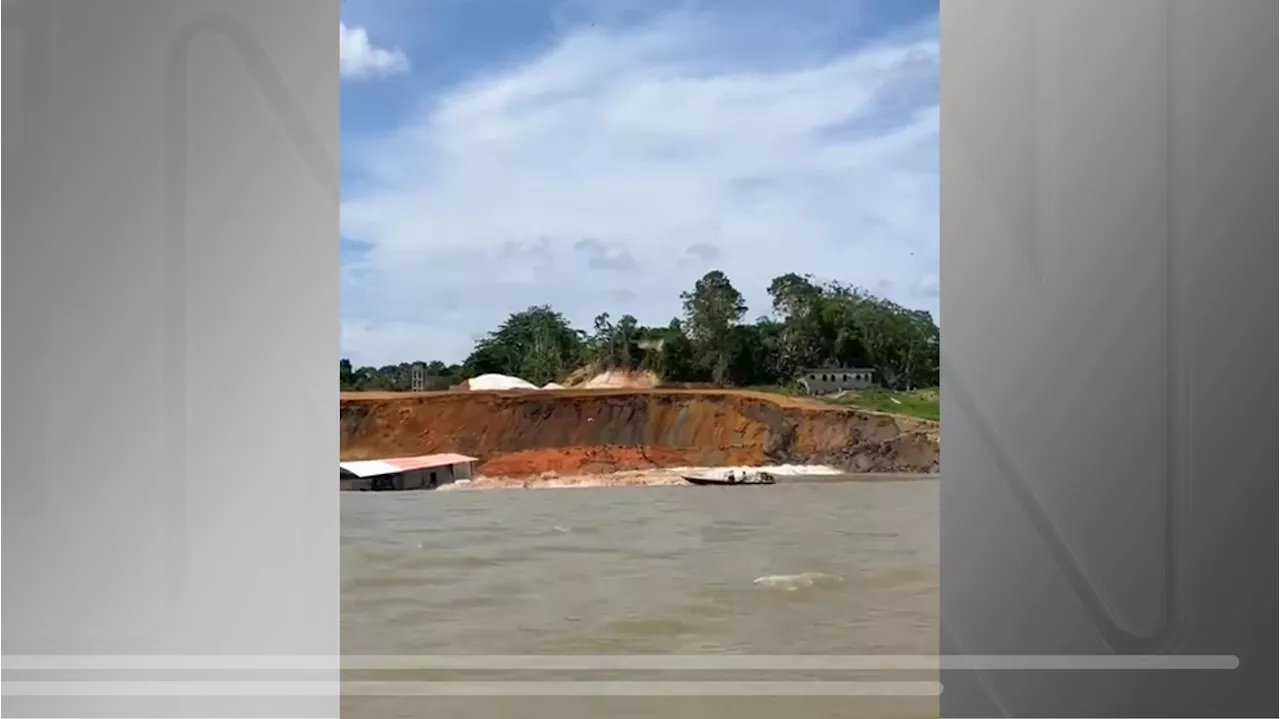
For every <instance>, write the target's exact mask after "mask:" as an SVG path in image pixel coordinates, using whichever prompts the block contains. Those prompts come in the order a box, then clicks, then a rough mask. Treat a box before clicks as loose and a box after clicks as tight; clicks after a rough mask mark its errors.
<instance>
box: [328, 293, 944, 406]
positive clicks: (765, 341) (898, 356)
mask: <svg viewBox="0 0 1280 719" xmlns="http://www.w3.org/2000/svg"><path fill="white" fill-rule="evenodd" d="M768 292H769V296H770V299H771V309H772V312H771V313H770V315H769V316H765V317H759V318H757V319H756V320H755V321H754V322H750V323H743V322H742V318H743V316H744V315H745V314H746V311H747V307H746V303H745V301H744V300H743V297H742V295H741V293H739V292H738V291H737V290H736V289H735V288H734V287H733V284H732V283H731V282H730V281H729V278H728V277H727V276H725V274H724V273H723V272H720V271H714V272H709V273H707V274H706V275H704V276H703V277H702V278H701V279H699V280H698V281H697V282H696V283H695V285H694V287H693V288H692V290H690V291H688V292H683V293H681V295H680V297H681V300H682V301H683V304H684V317H683V319H681V318H675V319H672V320H671V321H670V322H669V323H667V324H666V325H660V326H644V325H641V324H640V322H639V320H638V319H637V318H635V317H633V316H631V315H623V316H622V317H620V318H619V319H618V320H617V322H616V323H615V322H613V321H612V320H611V317H610V315H609V313H607V312H602V313H600V314H599V315H597V316H596V318H595V321H594V323H593V326H592V331H591V332H590V333H587V332H584V331H580V330H578V329H575V328H574V327H572V326H571V325H570V323H569V322H568V320H567V319H565V317H564V316H563V315H561V314H560V313H559V312H556V311H555V310H554V309H552V308H551V307H548V306H545V305H542V306H535V307H530V308H528V309H526V310H523V311H521V312H516V313H514V314H512V315H510V316H509V317H508V318H507V319H506V320H505V321H504V322H503V323H502V324H501V325H499V326H498V327H497V328H496V329H495V330H493V331H492V332H490V333H488V334H487V335H485V336H483V337H481V338H480V339H479V340H478V341H477V342H476V344H475V347H474V349H473V351H472V352H471V354H470V355H469V356H468V357H467V358H466V360H465V361H464V362H463V363H461V364H445V363H444V362H441V361H438V360H436V361H431V362H424V363H422V364H424V365H425V366H426V372H427V374H428V375H429V380H428V382H429V386H430V387H432V388H435V389H444V388H447V387H450V386H453V385H456V384H458V383H459V382H461V381H462V379H463V378H465V377H474V376H476V375H478V374H484V373H487V372H498V373H502V374H509V375H516V376H519V377H523V378H524V379H527V380H529V381H531V382H534V383H536V384H539V385H541V384H545V383H547V382H550V381H553V380H556V379H561V378H563V377H565V376H567V375H568V374H570V373H571V372H573V371H575V370H577V369H579V368H581V367H582V366H583V365H585V364H588V363H593V364H596V365H597V366H599V367H601V368H602V369H613V368H619V367H622V368H627V369H634V368H637V367H642V368H644V369H646V370H649V371H651V372H654V373H655V374H657V375H658V376H660V377H662V378H663V379H664V380H668V381H675V382H698V383H700V382H708V381H712V382H716V383H720V384H732V385H739V386H743V385H777V384H789V383H790V382H792V381H794V380H795V379H796V376H797V374H798V373H799V371H800V370H801V369H804V368H806V367H813V368H819V367H869V368H872V369H874V370H876V374H877V378H878V381H879V382H880V383H881V384H884V385H886V386H888V387H891V388H894V389H913V388H919V387H931V386H936V385H937V384H938V373H939V369H938V368H939V351H940V347H941V343H940V333H939V330H938V325H937V324H936V323H935V322H934V320H933V317H932V316H931V315H930V314H929V313H928V312H925V311H922V310H913V309H909V308H906V307H903V306H901V305H898V304H896V303H894V302H891V301H889V300H887V299H884V298H881V297H877V296H876V295H874V294H872V293H870V292H867V291H865V290H862V289H859V288H857V287H852V286H848V285H844V284H841V283H839V282H819V281H818V280H816V279H814V278H813V277H811V276H808V275H798V274H795V273H787V274H783V275H779V276H778V277H775V278H774V279H773V281H772V282H770V283H769V286H768ZM412 366H413V365H412V363H401V364H397V365H386V366H384V367H378V368H374V367H359V368H356V367H353V366H352V363H351V362H350V361H349V360H347V359H342V360H340V362H339V367H338V374H339V384H340V386H341V388H342V389H343V390H357V391H358V390H405V389H408V388H409V386H410V384H411V380H412V371H411V368H412Z"/></svg>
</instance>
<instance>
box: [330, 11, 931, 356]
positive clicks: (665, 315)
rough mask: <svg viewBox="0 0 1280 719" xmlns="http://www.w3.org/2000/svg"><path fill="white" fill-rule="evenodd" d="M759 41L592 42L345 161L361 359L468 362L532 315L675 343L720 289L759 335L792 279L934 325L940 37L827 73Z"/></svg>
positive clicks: (352, 333)
mask: <svg viewBox="0 0 1280 719" xmlns="http://www.w3.org/2000/svg"><path fill="white" fill-rule="evenodd" d="M761 43H762V44H757V45H756V46H755V47H750V46H747V47H740V48H737V49H734V48H726V47H725V46H724V43H723V42H722V41H721V40H720V36H719V35H718V34H717V28H716V27H715V26H714V24H713V23H703V22H698V21H694V20H692V19H690V18H688V17H687V16H686V17H677V18H675V19H673V20H669V21H667V22H665V23H663V24H662V25H660V26H650V27H647V28H643V29H638V30H636V29H633V30H632V31H631V32H627V33H612V34H610V33H606V32H603V31H600V30H596V29H594V28H588V29H585V30H582V31H580V32H577V33H574V34H571V35H569V36H567V37H566V38H565V39H564V40H563V42H561V43H560V44H558V45H557V46H555V47H554V48H552V49H550V50H549V51H547V52H546V53H545V54H543V55H542V56H541V57H537V58H534V59H532V60H530V61H528V62H527V63H525V64H523V65H519V66H515V67H510V68H506V69H505V70H504V71H502V72H500V73H497V74H492V75H489V76H484V77H478V78H474V79H473V80H472V81H471V82H468V83H465V84H463V85H461V86H459V87H455V88H452V89H449V90H447V91H445V92H444V93H442V94H438V95H436V96H435V97H433V98H432V101H431V102H430V103H428V104H427V105H426V106H425V107H423V108H422V110H421V111H420V112H419V113H417V114H416V115H415V116H414V117H413V118H412V119H411V120H410V121H408V122H406V123H405V124H404V125H403V126H401V127H400V128H399V129H398V130H397V131H396V132H395V133H393V134H392V135H390V136H388V137H384V138H381V139H380V140H378V141H377V142H374V143H371V144H368V145H364V146H355V147H352V146H347V147H344V155H345V159H346V162H347V163H348V165H347V166H348V169H350V170H353V171H354V172H355V173H357V175H358V176H359V177H360V182H359V186H358V187H353V188H350V189H351V190H352V192H349V193H348V196H347V197H345V198H344V202H343V207H342V225H343V233H344V236H346V237H348V238H352V239H355V240H357V241H359V242H362V243H365V244H366V245H367V251H366V252H363V253H361V256H360V258H359V259H358V260H354V261H352V260H349V261H348V268H347V270H348V271H347V275H346V279H345V280H344V287H343V290H344V301H345V302H346V304H347V310H346V312H345V316H344V328H345V329H344V340H343V350H344V353H346V356H350V357H351V358H352V359H353V361H357V362H367V363H382V362H392V361H405V360H409V359H417V358H421V359H433V358H440V359H445V360H458V359H461V358H462V357H463V356H465V354H466V353H467V351H468V350H469V349H470V344H471V340H472V337H473V336H474V335H475V334H477V333H479V332H483V331H486V330H488V329H490V328H492V327H493V326H495V325H496V324H497V322H499V321H501V319H503V318H504V317H505V315H506V314H508V313H510V312H512V311H515V310H519V309H522V308H523V307H526V306H528V305H530V304H542V303H550V304H552V305H554V306H555V307H556V308H557V309H560V310H561V311H563V312H565V313H566V314H567V315H569V316H570V318H571V319H573V320H575V321H576V322H579V323H580V324H581V325H584V326H586V325H589V323H590V320H591V317H592V316H594V315H595V314H596V313H598V312H600V311H610V312H611V313H613V314H614V315H615V316H617V315H618V314H621V313H624V312H630V313H632V314H635V315H636V316H637V317H639V318H640V320H641V321H642V322H649V323H661V324H665V323H666V322H667V321H668V320H669V319H670V318H671V317H672V316H674V315H676V314H678V312H679V297H678V295H679V292H680V291H681V290H683V289H686V288H688V287H689V286H690V285H692V283H693V281H694V280H695V279H696V278H697V277H698V276H700V275H701V274H702V273H704V272H706V271H707V270H710V269H721V270H724V271H725V272H726V273H727V274H728V275H729V277H730V278H731V279H732V281H733V282H734V283H735V285H737V286H738V288H739V289H740V290H742V291H743V293H744V294H746V296H747V299H748V302H749V303H750V304H751V313H752V315H753V316H754V315H757V314H761V313H763V312H765V311H766V310H767V301H766V296H765V294H764V288H765V287H766V286H767V285H768V282H769V280H770V278H772V277H773V276H775V275H777V274H780V273H782V272H788V271H795V272H801V273H806V272H808V273H814V274H816V275H819V276H821V277H825V278H831V279H839V280H842V281H845V282H850V283H854V284H859V285H861V286H864V287H868V288H872V289H877V290H882V291H885V292H888V293H889V294H890V296H891V297H892V298H893V299H895V300H898V301H900V302H903V303H905V304H909V305H912V306H917V307H923V308H925V309H930V310H931V311H934V312H935V315H936V302H937V300H936V297H931V296H930V294H931V293H930V292H929V290H928V287H929V284H930V279H929V277H930V276H931V275H933V276H936V272H937V257H938V205H937V203H938V197H937V196H938V187H937V183H938V177H937V164H938V159H937V132H938V108H937V97H936V82H937V62H938V46H937V36H936V29H935V28H934V27H927V28H922V29H920V31H919V32H917V33H914V34H912V35H910V36H904V37H901V38H899V39H897V40H895V41H893V42H884V43H875V44H870V45H864V46H861V47H857V48H854V49H852V50H848V51H846V52H844V53H834V54H830V55H827V56H826V57H823V58H820V59H809V60H808V61H807V62H796V61H792V62H788V58H786V57H771V56H770V54H769V52H768V50H769V47H768V40H767V39H762V41H761ZM766 61H767V66H766ZM584 241H587V242H584ZM893 288H899V294H898V295H894V289H893Z"/></svg>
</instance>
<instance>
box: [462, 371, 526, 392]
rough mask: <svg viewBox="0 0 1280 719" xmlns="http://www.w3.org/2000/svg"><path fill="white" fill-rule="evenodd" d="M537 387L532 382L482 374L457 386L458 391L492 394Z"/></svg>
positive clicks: (499, 375) (500, 375)
mask: <svg viewBox="0 0 1280 719" xmlns="http://www.w3.org/2000/svg"><path fill="white" fill-rule="evenodd" d="M537 388H538V387H537V385H534V384H533V383H532V382H526V381H525V380H522V379H520V378H519V377H509V376H507V375H505V374H482V375H480V376H479V377H472V378H471V379H468V380H465V381H464V382H463V383H462V384H460V385H458V389H469V390H473V391H478V392H493V391H502V390H510V389H537Z"/></svg>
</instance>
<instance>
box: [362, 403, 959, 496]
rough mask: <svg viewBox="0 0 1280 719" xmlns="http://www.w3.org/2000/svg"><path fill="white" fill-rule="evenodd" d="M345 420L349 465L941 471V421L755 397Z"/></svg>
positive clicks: (422, 406)
mask: <svg viewBox="0 0 1280 719" xmlns="http://www.w3.org/2000/svg"><path fill="white" fill-rule="evenodd" d="M340 420H341V429H342V434H341V441H342V446H341V458H342V459H343V460H347V461H349V460H365V459H381V458H386V457H407V456H416V455H422V454H432V453H440V452H455V453H459V454H465V455H468V456H471V457H476V458H478V459H479V466H478V468H477V469H478V474H479V475H483V476H485V477H534V478H539V479H540V480H541V481H542V482H543V483H544V484H545V483H546V481H549V480H552V479H554V480H555V481H557V482H561V483H573V484H581V483H582V482H584V481H587V482H591V483H599V482H600V481H602V480H597V479H592V480H580V479H578V478H579V477H597V476H601V475H620V476H617V477H615V479H614V480H610V481H614V482H625V481H631V482H641V483H645V484H653V483H660V482H664V481H666V482H676V481H679V478H678V477H676V478H675V479H671V478H670V476H669V475H670V473H672V472H674V470H676V469H678V468H681V467H729V466H746V467H762V466H771V465H772V466H777V465H823V466H828V467H832V468H835V469H837V470H839V471H843V472H850V473H867V474H897V473H930V472H937V470H938V456H939V428H938V423H937V422H932V421H929V420H924V419H919V418H915V417H907V416H902V415H894V414H888V413H883V412H874V411H868V410H865V409H855V408H850V407H843V406H833V405H832V404H829V403H824V402H820V401H816V400H812V399H809V398H799V397H786V396H781V395H776V394H768V393H763V392H753V391H745V390H694V389H652V390H612V389H603V390H563V391H555V390H552V391H545V390H544V391H533V392H514V391H513V392H479V391H471V392H433V393H419V394H393V393H343V394H342V396H341V400H340ZM658 470H661V471H662V473H660V474H657V475H654V474H652V472H654V471H658ZM641 477H642V478H643V479H640V478H641ZM494 481H497V480H490V481H489V483H493V482H494ZM501 482H502V483H504V484H510V481H509V480H501ZM480 483H483V482H480Z"/></svg>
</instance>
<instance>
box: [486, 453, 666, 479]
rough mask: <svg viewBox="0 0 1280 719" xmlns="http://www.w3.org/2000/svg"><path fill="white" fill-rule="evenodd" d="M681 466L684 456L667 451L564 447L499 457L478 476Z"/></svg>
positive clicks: (531, 475)
mask: <svg viewBox="0 0 1280 719" xmlns="http://www.w3.org/2000/svg"><path fill="white" fill-rule="evenodd" d="M682 464H686V462H685V461H684V455H683V454H681V453H680V452H673V451H671V450H667V449H657V448H655V449H646V448H644V447H563V448H554V449H526V450H522V451H519V452H510V453H507V454H500V455H498V456H497V457H496V458H495V459H491V460H489V461H488V462H485V463H484V464H483V465H481V466H480V474H482V475H484V476H486V477H533V476H537V475H540V474H545V473H547V472H552V473H554V474H557V475H566V474H612V473H614V472H626V471H630V470H639V469H661V468H664V467H676V466H679V465H682Z"/></svg>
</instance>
